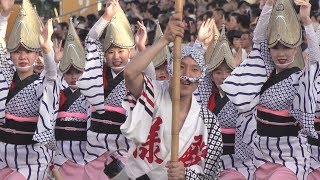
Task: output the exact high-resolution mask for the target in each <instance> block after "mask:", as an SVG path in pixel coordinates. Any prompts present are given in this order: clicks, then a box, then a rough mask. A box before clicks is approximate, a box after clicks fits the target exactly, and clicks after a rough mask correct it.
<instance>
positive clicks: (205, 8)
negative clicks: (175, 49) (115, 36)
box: [18, 0, 320, 62]
mask: <svg viewBox="0 0 320 180" xmlns="http://www.w3.org/2000/svg"><path fill="white" fill-rule="evenodd" d="M68 1H69V2H71V1H75V2H76V1H77V0H68ZM81 1H82V2H83V1H85V0H81ZM87 1H88V0H87ZM18 2H19V1H18ZM31 2H32V1H31ZM119 2H120V5H121V7H122V9H123V10H124V12H125V13H126V15H127V18H128V20H129V22H130V24H131V27H132V31H133V32H134V33H136V32H137V29H138V28H139V25H138V23H137V22H138V21H140V22H143V24H144V25H145V27H146V31H147V34H148V37H147V41H146V46H148V45H151V44H152V43H153V40H154V35H155V28H156V24H157V23H159V24H160V26H161V28H162V30H164V29H165V26H166V24H167V22H168V20H169V17H170V15H171V14H172V13H174V10H175V9H174V7H175V1H174V0H120V1H119ZM32 3H34V4H35V5H36V6H35V7H37V11H38V13H39V15H40V16H42V17H43V18H44V19H46V18H48V17H56V19H55V20H56V21H55V24H54V28H55V29H54V38H56V39H57V40H58V42H60V40H62V47H63V44H64V40H65V38H66V35H67V32H68V23H69V21H68V20H67V19H68V18H69V17H73V23H74V25H75V27H76V29H77V32H78V35H79V37H80V39H81V41H82V42H83V43H84V40H85V38H86V36H87V34H88V32H89V30H90V28H91V27H92V26H93V25H94V24H95V22H96V21H97V20H98V19H99V18H100V16H102V15H103V13H104V12H103V9H104V5H103V4H104V1H98V3H99V4H100V6H97V7H98V8H97V10H96V11H95V13H89V14H81V10H78V11H73V12H71V13H67V14H63V15H61V13H62V12H61V7H59V2H55V0H49V1H48V2H47V0H34V1H33V2H32ZM264 3H265V0H185V3H184V7H183V19H184V22H185V23H186V24H187V27H186V29H185V34H184V38H183V41H184V43H188V44H192V43H194V42H195V41H196V39H197V33H198V30H199V27H200V25H201V24H202V23H203V22H204V21H205V20H206V19H208V18H213V19H214V20H215V23H216V25H217V27H218V29H219V30H221V27H222V25H223V24H224V25H225V27H226V35H227V38H228V41H229V45H230V47H231V49H232V52H233V54H234V57H235V58H236V59H239V60H240V62H241V61H242V60H244V59H245V58H246V57H247V56H248V55H249V53H250V51H251V47H252V42H251V40H252V32H253V30H254V28H255V26H256V23H257V20H258V17H259V15H260V13H261V10H262V7H263V5H264ZM310 3H311V5H312V11H311V19H312V21H313V25H314V28H315V30H316V29H317V28H318V26H319V22H320V11H319V1H318V0H310ZM87 5H88V4H87ZM60 6H61V2H60ZM89 6H91V5H90V4H89ZM54 8H56V9H58V10H57V12H56V13H55V12H54ZM99 9H100V10H99ZM59 11H60V12H59ZM297 13H298V8H297ZM62 16H64V18H62ZM66 16H68V17H67V18H66ZM101 37H104V35H102V36H101ZM169 46H170V45H169ZM306 50H307V44H306V43H303V44H302V52H303V55H304V56H306V54H307V53H306V52H305V51H306Z"/></svg>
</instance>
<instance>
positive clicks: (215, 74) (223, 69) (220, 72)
mask: <svg viewBox="0 0 320 180" xmlns="http://www.w3.org/2000/svg"><path fill="white" fill-rule="evenodd" d="M231 72H232V69H231V68H230V67H229V66H228V65H227V63H226V62H225V61H224V62H223V63H221V64H220V65H219V66H218V67H217V68H216V69H214V70H213V71H212V80H213V82H214V84H215V85H216V86H217V87H218V89H219V91H220V92H222V89H221V84H222V83H223V81H224V80H225V79H226V78H227V77H228V76H230V74H231Z"/></svg>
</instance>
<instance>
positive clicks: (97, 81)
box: [77, 36, 104, 114]
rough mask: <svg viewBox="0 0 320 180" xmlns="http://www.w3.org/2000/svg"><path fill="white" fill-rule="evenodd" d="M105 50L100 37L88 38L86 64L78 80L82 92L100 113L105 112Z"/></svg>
mask: <svg viewBox="0 0 320 180" xmlns="http://www.w3.org/2000/svg"><path fill="white" fill-rule="evenodd" d="M103 60H104V55H103V50H102V45H101V43H100V42H99V39H93V38H91V37H90V36H87V38H86V65H85V69H84V72H83V74H82V76H81V77H80V79H79V80H78V82H77V85H78V87H79V89H80V91H81V93H82V94H83V95H84V96H85V97H86V98H87V100H88V101H89V103H90V104H91V106H92V107H93V108H94V109H95V110H96V111H97V112H98V113H100V114H102V113H103V112H104V89H103V77H102V74H103V73H102V70H103Z"/></svg>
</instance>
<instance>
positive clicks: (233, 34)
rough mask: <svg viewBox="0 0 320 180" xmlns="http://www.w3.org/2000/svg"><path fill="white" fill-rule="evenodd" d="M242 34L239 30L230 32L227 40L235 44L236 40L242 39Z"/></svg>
mask: <svg viewBox="0 0 320 180" xmlns="http://www.w3.org/2000/svg"><path fill="white" fill-rule="evenodd" d="M241 35H242V32H241V31H239V30H230V31H228V33H227V38H228V40H229V42H230V43H231V44H233V39H234V38H241Z"/></svg>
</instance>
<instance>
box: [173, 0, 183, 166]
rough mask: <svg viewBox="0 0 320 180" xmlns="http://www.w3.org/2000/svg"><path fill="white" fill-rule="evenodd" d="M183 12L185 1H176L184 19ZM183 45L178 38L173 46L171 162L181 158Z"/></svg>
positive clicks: (177, 10) (176, 7) (177, 8)
mask: <svg viewBox="0 0 320 180" xmlns="http://www.w3.org/2000/svg"><path fill="white" fill-rule="evenodd" d="M182 11H183V0H176V1H175V12H176V13H178V14H179V15H180V16H181V17H182ZM181 44H182V38H181V37H178V36H177V37H176V38H175V40H174V46H173V77H172V129H171V135H172V139H171V161H178V158H179V156H178V153H179V131H180V120H179V117H180V63H181Z"/></svg>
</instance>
